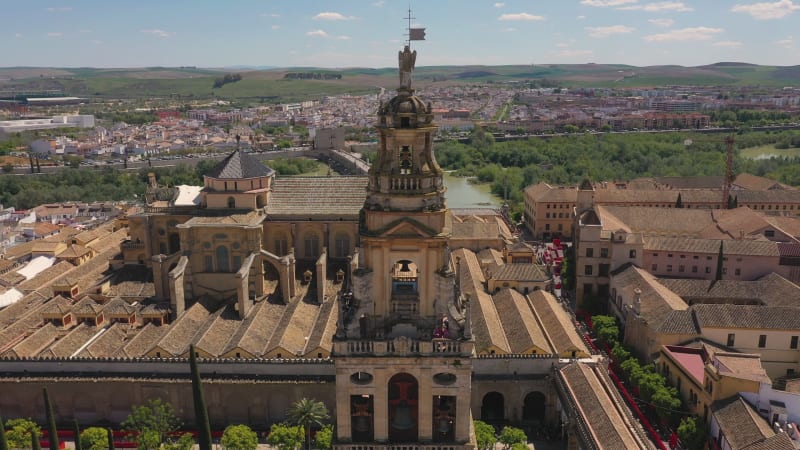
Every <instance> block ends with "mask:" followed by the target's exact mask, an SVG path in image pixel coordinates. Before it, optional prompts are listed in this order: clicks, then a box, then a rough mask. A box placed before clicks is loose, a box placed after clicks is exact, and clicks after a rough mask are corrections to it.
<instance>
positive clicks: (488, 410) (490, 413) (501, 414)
mask: <svg viewBox="0 0 800 450" xmlns="http://www.w3.org/2000/svg"><path fill="white" fill-rule="evenodd" d="M481 420H482V421H484V422H487V423H491V422H502V421H503V420H505V398H503V394H501V393H499V392H489V393H488V394H486V395H484V396H483V402H482V403H481Z"/></svg>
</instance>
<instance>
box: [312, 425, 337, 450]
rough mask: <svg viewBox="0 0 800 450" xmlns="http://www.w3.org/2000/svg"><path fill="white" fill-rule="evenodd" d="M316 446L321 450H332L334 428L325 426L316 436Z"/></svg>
mask: <svg viewBox="0 0 800 450" xmlns="http://www.w3.org/2000/svg"><path fill="white" fill-rule="evenodd" d="M314 444H316V448H317V449H319V450H331V447H332V445H333V426H332V425H325V426H324V427H322V429H321V430H319V431H317V434H315V435H314Z"/></svg>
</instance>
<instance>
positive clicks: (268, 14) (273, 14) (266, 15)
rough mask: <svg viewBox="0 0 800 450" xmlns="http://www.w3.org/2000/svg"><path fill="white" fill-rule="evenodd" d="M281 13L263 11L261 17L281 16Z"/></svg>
mask: <svg viewBox="0 0 800 450" xmlns="http://www.w3.org/2000/svg"><path fill="white" fill-rule="evenodd" d="M280 16H281V15H280V14H276V13H261V17H280Z"/></svg>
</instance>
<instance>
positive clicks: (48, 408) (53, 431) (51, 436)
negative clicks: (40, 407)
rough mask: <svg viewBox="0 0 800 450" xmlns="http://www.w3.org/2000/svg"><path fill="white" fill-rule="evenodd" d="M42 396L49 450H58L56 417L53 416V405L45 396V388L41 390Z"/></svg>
mask: <svg viewBox="0 0 800 450" xmlns="http://www.w3.org/2000/svg"><path fill="white" fill-rule="evenodd" d="M42 392H43V394H44V408H45V414H46V415H47V442H48V443H49V444H50V450H58V428H56V416H55V414H53V404H52V403H50V396H49V395H47V388H42Z"/></svg>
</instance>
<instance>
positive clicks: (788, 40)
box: [775, 36, 794, 49]
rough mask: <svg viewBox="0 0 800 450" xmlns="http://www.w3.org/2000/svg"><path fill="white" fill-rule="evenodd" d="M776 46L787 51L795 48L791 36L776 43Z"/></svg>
mask: <svg viewBox="0 0 800 450" xmlns="http://www.w3.org/2000/svg"><path fill="white" fill-rule="evenodd" d="M775 44H777V45H780V46H781V47H783V48H786V49H791V48H792V47H794V39H793V38H792V37H791V36H787V37H786V38H785V39H781V40H779V41H775Z"/></svg>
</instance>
